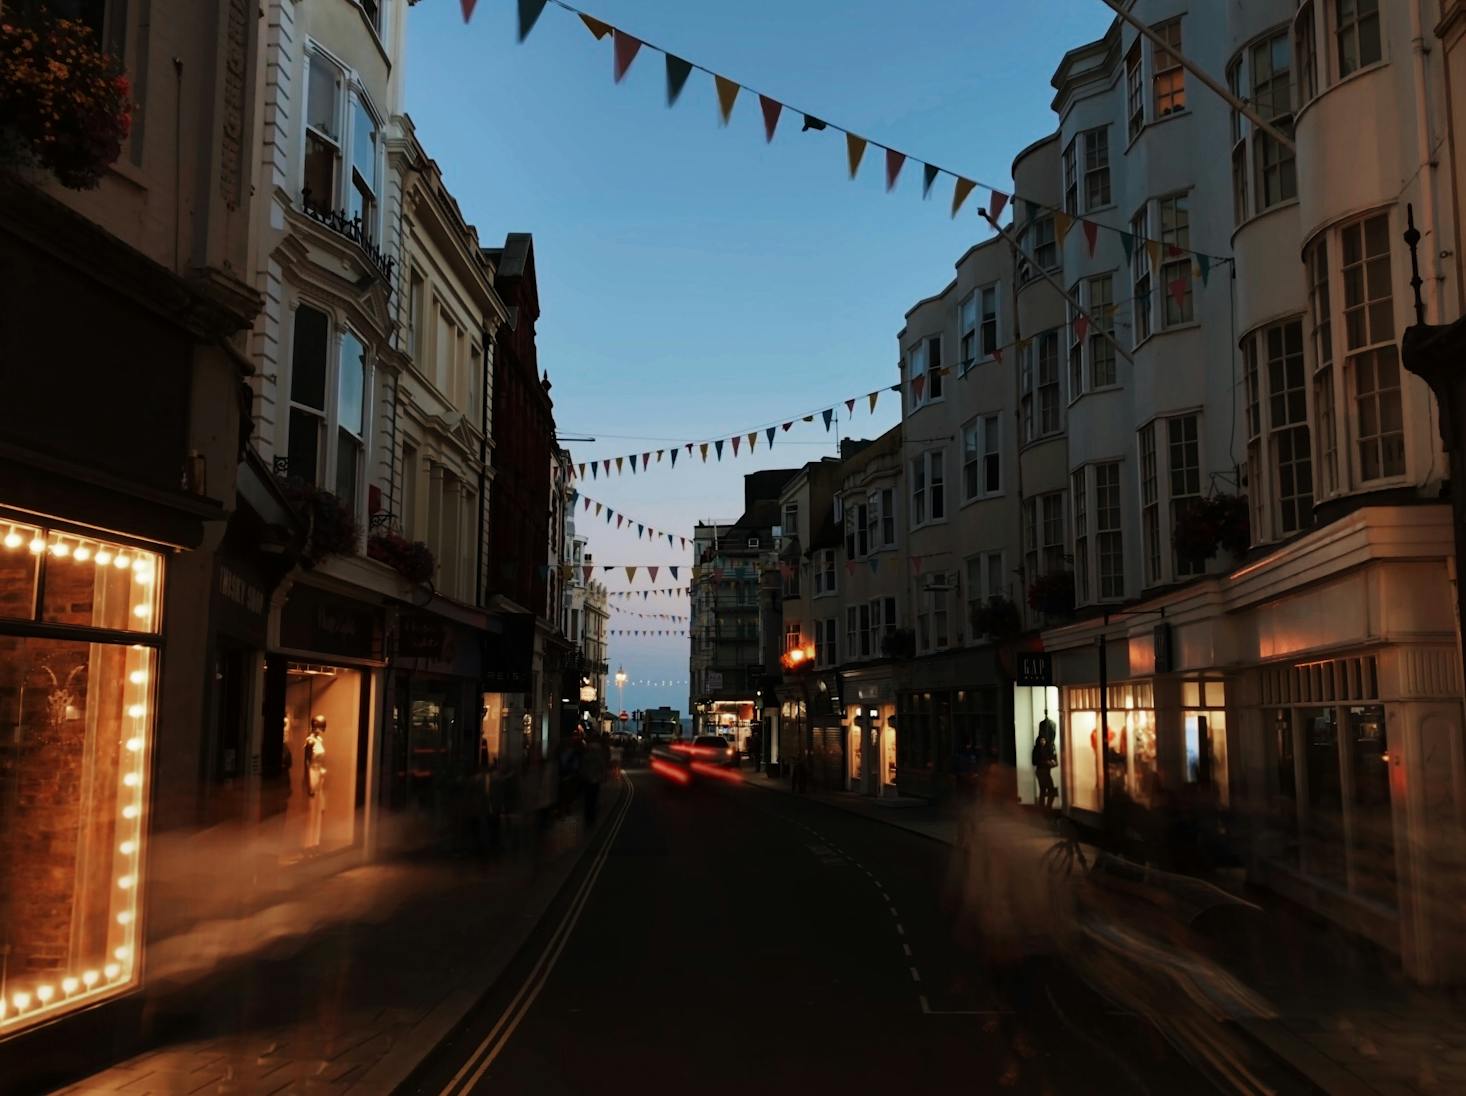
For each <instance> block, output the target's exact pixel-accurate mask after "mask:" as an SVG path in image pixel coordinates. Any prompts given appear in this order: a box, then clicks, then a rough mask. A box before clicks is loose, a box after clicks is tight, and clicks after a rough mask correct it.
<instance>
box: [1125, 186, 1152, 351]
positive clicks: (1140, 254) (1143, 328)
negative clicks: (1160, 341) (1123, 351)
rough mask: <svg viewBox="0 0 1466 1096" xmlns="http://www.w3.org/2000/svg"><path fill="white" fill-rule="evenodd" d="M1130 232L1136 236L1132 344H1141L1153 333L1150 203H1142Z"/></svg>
mask: <svg viewBox="0 0 1466 1096" xmlns="http://www.w3.org/2000/svg"><path fill="white" fill-rule="evenodd" d="M1130 234H1131V236H1133V237H1134V238H1135V246H1134V249H1133V250H1132V251H1131V252H1130V281H1131V289H1132V293H1131V302H1130V306H1131V315H1132V321H1133V322H1132V325H1131V330H1132V332H1133V342H1132V345H1134V346H1139V345H1140V344H1141V343H1143V342H1144V341H1145V340H1146V339H1148V338H1150V334H1151V301H1150V278H1151V269H1150V251H1149V249H1148V248H1147V247H1146V246H1145V242H1146V240H1148V239H1150V207H1149V205H1142V206H1141V207H1140V211H1139V212H1138V213H1136V214H1135V216H1134V217H1133V218H1132V219H1131V221H1130Z"/></svg>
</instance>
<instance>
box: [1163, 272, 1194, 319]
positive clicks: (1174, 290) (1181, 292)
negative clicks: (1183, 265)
mask: <svg viewBox="0 0 1466 1096" xmlns="http://www.w3.org/2000/svg"><path fill="white" fill-rule="evenodd" d="M1166 288H1167V289H1168V290H1170V292H1171V299H1172V300H1174V301H1175V302H1176V308H1177V309H1178V310H1179V309H1182V308H1185V307H1186V291H1187V290H1188V289H1190V288H1191V286H1190V284H1189V274H1182V275H1181V276H1180V277H1179V278H1177V279H1176V280H1175V281H1174V282H1172V283H1171V284H1170V285H1168V286H1166Z"/></svg>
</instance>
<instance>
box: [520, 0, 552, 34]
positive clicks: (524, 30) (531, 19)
mask: <svg viewBox="0 0 1466 1096" xmlns="http://www.w3.org/2000/svg"><path fill="white" fill-rule="evenodd" d="M545 3H546V0H519V40H520V41H521V42H523V41H524V40H525V39H526V38H528V37H529V32H530V31H532V30H534V25H535V22H536V21H537V20H538V19H539V17H540V12H542V11H544V10H545Z"/></svg>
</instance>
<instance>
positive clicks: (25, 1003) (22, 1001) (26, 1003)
mask: <svg viewBox="0 0 1466 1096" xmlns="http://www.w3.org/2000/svg"><path fill="white" fill-rule="evenodd" d="M10 1003H11V1004H12V1005H14V1006H15V1011H16V1012H24V1011H25V1010H26V1009H28V1008H30V1007H31V995H30V994H29V993H27V992H26V991H25V990H19V991H17V992H16V993H13V994H11V995H10Z"/></svg>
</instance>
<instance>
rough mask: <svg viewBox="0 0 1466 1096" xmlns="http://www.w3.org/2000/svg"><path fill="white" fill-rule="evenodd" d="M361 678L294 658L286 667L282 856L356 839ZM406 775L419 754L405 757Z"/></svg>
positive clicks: (411, 772)
mask: <svg viewBox="0 0 1466 1096" xmlns="http://www.w3.org/2000/svg"><path fill="white" fill-rule="evenodd" d="M364 687H365V686H364V680H363V675H362V674H361V673H360V671H357V670H351V669H346V668H344V667H339V666H328V665H320V664H315V663H305V662H292V663H290V664H289V666H288V668H287V671H286V686H285V722H284V734H285V743H284V752H285V757H286V758H287V760H286V770H287V772H288V773H289V774H290V777H291V780H290V797H289V801H288V804H287V809H286V817H285V839H284V846H283V848H282V850H281V852H282V856H283V858H284V859H285V860H287V861H292V860H299V859H301V858H304V857H310V856H315V855H318V854H320V853H326V852H333V851H335V850H338V849H343V848H347V847H348V846H350V845H352V844H353V843H354V842H355V841H356V821H357V819H356V800H357V788H358V779H359V777H358V769H359V765H358V761H359V759H360V753H359V751H360V748H361V742H360V740H361V734H362V719H361V712H362V693H363V689H364ZM407 763H408V765H409V776H410V777H416V775H417V773H416V771H415V768H416V766H418V764H419V759H418V758H417V757H415V756H412V755H411V754H409V758H408V762H407Z"/></svg>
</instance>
